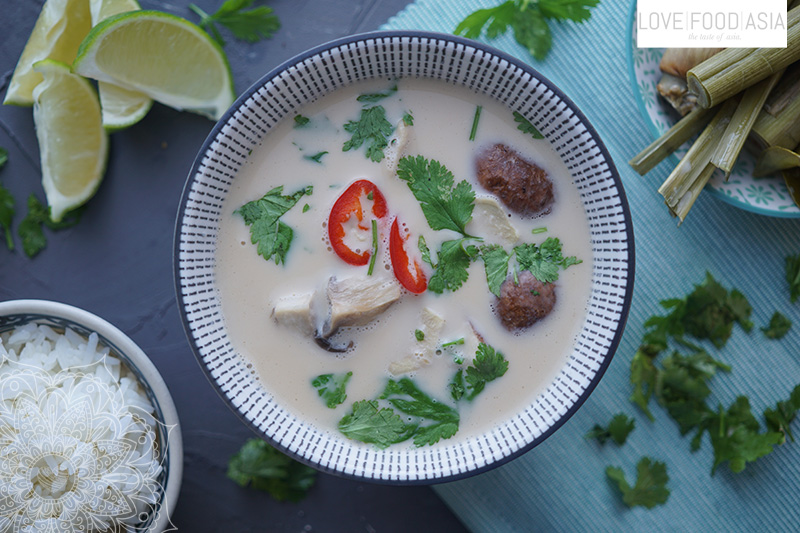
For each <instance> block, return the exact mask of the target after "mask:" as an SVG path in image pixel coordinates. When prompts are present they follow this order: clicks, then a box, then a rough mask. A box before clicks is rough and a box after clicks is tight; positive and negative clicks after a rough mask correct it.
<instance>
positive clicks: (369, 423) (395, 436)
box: [339, 400, 417, 448]
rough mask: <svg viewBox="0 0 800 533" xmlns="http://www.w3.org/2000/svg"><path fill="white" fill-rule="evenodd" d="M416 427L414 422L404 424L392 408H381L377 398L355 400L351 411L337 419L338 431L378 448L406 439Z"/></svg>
mask: <svg viewBox="0 0 800 533" xmlns="http://www.w3.org/2000/svg"><path fill="white" fill-rule="evenodd" d="M416 429H417V425H416V424H406V423H405V422H403V419H402V418H400V415H398V414H397V413H395V412H394V410H393V409H391V408H389V407H383V408H381V407H380V406H379V405H378V401H377V400H362V401H360V402H355V403H354V404H353V411H352V413H350V414H348V415H345V416H344V417H343V418H342V419H341V420H340V421H339V431H341V432H342V433H343V434H344V435H345V436H346V437H348V438H350V439H353V440H357V441H360V442H364V443H367V444H374V445H375V446H377V447H378V448H386V447H387V446H390V445H392V444H396V443H398V442H403V441H404V440H408V439H409V438H411V435H413V434H414V432H415V431H416Z"/></svg>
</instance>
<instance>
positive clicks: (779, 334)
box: [761, 311, 792, 339]
mask: <svg viewBox="0 0 800 533" xmlns="http://www.w3.org/2000/svg"><path fill="white" fill-rule="evenodd" d="M791 328H792V321H791V320H789V319H788V318H786V316H784V315H783V314H782V313H780V312H778V311H775V313H774V314H773V315H772V318H770V319H769V324H768V325H767V326H766V327H763V328H761V331H763V332H764V336H765V337H767V338H768V339H781V338H783V336H784V335H786V334H787V333H788V332H789V330H790V329H791Z"/></svg>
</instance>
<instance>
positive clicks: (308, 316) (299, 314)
mask: <svg viewBox="0 0 800 533" xmlns="http://www.w3.org/2000/svg"><path fill="white" fill-rule="evenodd" d="M313 298H314V294H313V293H307V294H293V295H291V296H287V297H284V298H281V299H279V300H278V301H277V302H276V303H275V307H274V308H273V309H272V318H274V319H275V321H276V322H277V323H278V324H280V325H281V326H286V327H291V328H294V329H296V330H297V331H299V332H301V333H303V334H305V335H309V336H311V335H314V331H315V330H316V327H315V325H314V317H313V313H312V311H311V309H312V308H311V302H312V300H313Z"/></svg>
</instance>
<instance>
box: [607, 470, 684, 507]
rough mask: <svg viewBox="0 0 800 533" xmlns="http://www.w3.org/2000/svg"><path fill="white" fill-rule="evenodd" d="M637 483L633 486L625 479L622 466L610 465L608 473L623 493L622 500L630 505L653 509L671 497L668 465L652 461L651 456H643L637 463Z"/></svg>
mask: <svg viewBox="0 0 800 533" xmlns="http://www.w3.org/2000/svg"><path fill="white" fill-rule="evenodd" d="M636 471H637V478H636V484H635V485H634V486H633V487H631V486H630V484H629V483H628V482H627V481H626V480H625V473H624V472H623V471H622V469H621V468H617V467H613V466H609V467H608V468H606V475H607V476H608V478H609V479H610V480H611V481H614V482H616V484H617V487H618V488H619V490H620V492H621V493H622V501H623V502H625V505H627V506H628V507H635V506H637V505H641V506H642V507H647V508H648V509H652V508H653V507H655V506H656V505H660V504H663V503H666V501H667V498H669V489H667V482H668V481H669V476H668V475H667V466H666V465H665V464H664V463H662V462H660V461H655V462H653V461H651V459H650V458H649V457H642V459H641V460H640V461H639V463H638V464H637V465H636Z"/></svg>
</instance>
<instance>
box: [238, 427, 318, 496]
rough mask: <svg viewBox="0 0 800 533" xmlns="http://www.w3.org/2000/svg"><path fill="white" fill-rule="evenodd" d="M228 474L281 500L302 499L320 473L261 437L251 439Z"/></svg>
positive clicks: (239, 483)
mask: <svg viewBox="0 0 800 533" xmlns="http://www.w3.org/2000/svg"><path fill="white" fill-rule="evenodd" d="M227 475H228V477H229V478H230V479H232V480H233V481H235V482H236V483H237V484H238V485H240V486H242V487H246V486H248V485H249V486H251V487H253V488H254V489H258V490H263V491H266V492H268V493H269V494H270V495H271V496H272V497H273V498H275V499H276V500H279V501H286V500H288V501H293V502H296V501H300V500H302V499H303V498H304V497H305V495H306V494H307V492H308V490H309V489H310V488H311V487H312V486H313V485H314V482H315V481H316V476H317V472H316V470H314V469H313V468H311V467H309V466H306V465H304V464H302V463H299V462H297V461H295V460H293V459H291V458H290V457H288V456H286V455H284V454H282V453H281V452H279V451H278V450H276V449H275V448H273V447H272V446H270V445H269V444H267V443H266V442H264V441H263V440H261V439H249V440H248V441H247V442H245V443H244V446H242V448H241V450H239V452H237V453H236V454H235V455H234V456H233V457H231V459H230V461H229V462H228V472H227Z"/></svg>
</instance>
